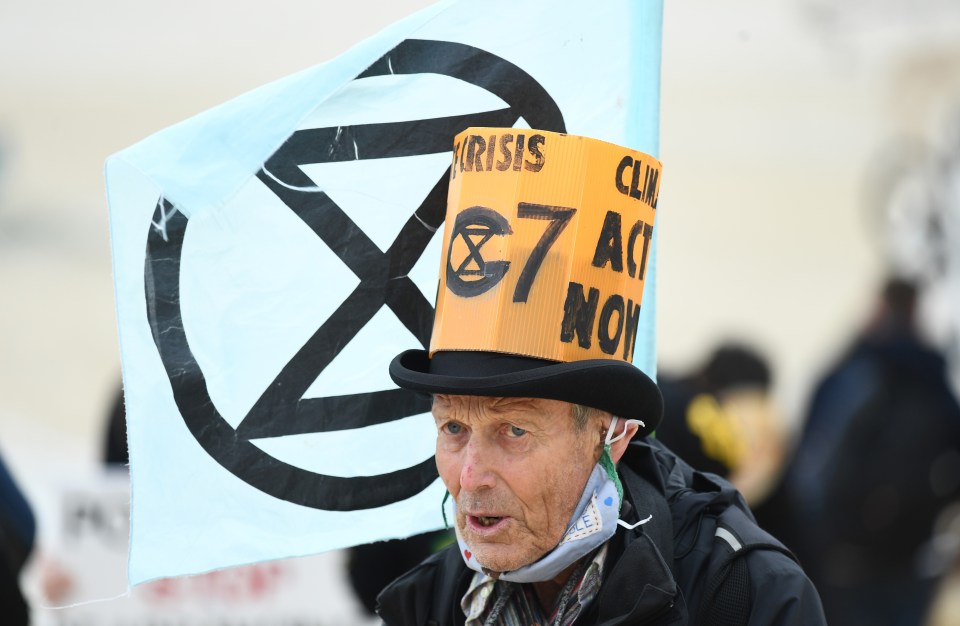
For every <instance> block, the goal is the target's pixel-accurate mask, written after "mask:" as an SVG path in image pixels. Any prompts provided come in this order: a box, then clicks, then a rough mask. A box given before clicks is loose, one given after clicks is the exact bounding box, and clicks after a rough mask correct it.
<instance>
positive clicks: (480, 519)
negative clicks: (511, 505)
mask: <svg viewBox="0 0 960 626" xmlns="http://www.w3.org/2000/svg"><path fill="white" fill-rule="evenodd" d="M473 519H475V520H477V523H478V524H480V525H481V526H493V525H494V524H496V523H497V522H499V521H500V520H502V519H503V518H502V517H485V516H482V515H481V516H476V517H474V518H473Z"/></svg>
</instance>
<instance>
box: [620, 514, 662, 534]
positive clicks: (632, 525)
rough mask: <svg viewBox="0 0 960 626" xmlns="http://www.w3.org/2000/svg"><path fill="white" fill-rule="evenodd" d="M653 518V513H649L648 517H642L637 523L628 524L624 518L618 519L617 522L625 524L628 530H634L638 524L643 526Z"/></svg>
mask: <svg viewBox="0 0 960 626" xmlns="http://www.w3.org/2000/svg"><path fill="white" fill-rule="evenodd" d="M652 519H653V515H648V516H647V519H642V520H640V521H639V522H637V523H635V524H628V523H627V522H625V521H623V520H622V519H618V520H617V524H619V525H621V526H623V527H624V528H626V529H627V530H633V529H634V528H636V527H637V526H642V525H644V524H646V523H647V522H649V521H650V520H652Z"/></svg>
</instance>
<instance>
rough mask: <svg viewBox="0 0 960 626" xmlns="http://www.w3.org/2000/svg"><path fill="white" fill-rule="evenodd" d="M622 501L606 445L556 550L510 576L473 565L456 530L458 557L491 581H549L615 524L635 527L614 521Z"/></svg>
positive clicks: (474, 561)
mask: <svg viewBox="0 0 960 626" xmlns="http://www.w3.org/2000/svg"><path fill="white" fill-rule="evenodd" d="M622 501H623V487H622V486H621V485H620V479H619V477H618V476H617V472H616V468H615V466H614V463H613V459H612V458H611V457H610V446H609V445H606V446H604V448H603V453H602V454H601V455H600V461H599V462H598V463H597V464H596V465H595V466H594V468H593V471H592V472H591V473H590V478H589V479H588V480H587V484H586V486H585V487H584V490H583V493H582V494H581V496H580V501H579V503H578V504H577V507H576V508H575V509H574V513H573V516H572V517H571V518H570V522H569V524H568V525H567V531H566V533H564V535H563V538H562V539H561V540H560V543H559V544H558V545H557V547H556V548H554V549H553V550H551V551H550V552H548V553H547V554H545V555H544V556H543V557H541V558H540V559H538V560H536V561H534V562H533V563H530V564H529V565H524V566H523V567H520V568H519V569H516V570H513V571H511V572H499V573H498V572H492V571H490V570H488V569H486V568H485V567H483V566H482V565H480V563H479V562H477V558H476V556H474V554H473V552H472V551H471V550H470V548H469V546H467V544H466V543H465V542H464V541H463V538H462V537H461V536H460V531H459V529H457V542H458V543H459V544H460V556H462V557H463V560H464V562H466V564H467V567H469V568H470V569H472V570H474V571H477V572H483V573H484V574H487V575H488V576H491V577H493V578H500V579H502V580H508V581H511V582H518V583H531V582H540V581H544V580H551V579H553V578H556V577H557V575H559V574H560V572H562V571H563V570H565V569H566V568H568V567H570V566H571V565H573V564H574V563H576V562H577V561H579V560H580V559H582V558H583V557H585V556H586V555H588V554H590V553H591V552H592V551H593V550H595V549H596V548H598V547H600V546H601V545H603V544H604V543H605V542H606V541H608V540H609V539H610V538H611V537H613V534H614V533H615V532H616V530H617V524H620V525H623V526H627V527H635V526H637V525H639V524H634V525H632V526H630V525H627V524H626V523H624V522H621V521H620V520H619V519H618V518H619V516H620V505H621V503H622ZM646 521H649V518H647V520H644V521H641V522H640V524H642V523H644V522H646Z"/></svg>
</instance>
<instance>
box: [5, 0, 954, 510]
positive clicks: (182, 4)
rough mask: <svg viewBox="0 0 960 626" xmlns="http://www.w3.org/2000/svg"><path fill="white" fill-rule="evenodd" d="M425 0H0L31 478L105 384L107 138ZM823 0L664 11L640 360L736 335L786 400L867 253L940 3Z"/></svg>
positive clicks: (18, 442)
mask: <svg viewBox="0 0 960 626" xmlns="http://www.w3.org/2000/svg"><path fill="white" fill-rule="evenodd" d="M425 4H427V3H426V2H425V1H422V0H392V1H390V2H387V1H385V0H379V1H378V0H354V1H352V2H350V3H322V2H316V1H313V2H307V1H305V0H289V1H284V2H275V3H270V4H267V5H264V4H263V3H255V2H251V1H249V0H236V1H233V2H198V1H192V2H188V1H186V0H164V1H163V2H159V1H157V0H148V1H144V2H118V1H112V0H89V1H87V2H67V1H65V0H35V1H33V2H30V3H12V2H8V3H3V4H0V150H2V152H0V159H2V160H0V447H2V449H3V453H4V455H5V456H6V457H7V460H8V462H9V463H10V464H11V465H12V466H13V469H14V471H15V472H16V474H17V475H18V477H19V478H20V479H21V481H22V482H23V483H24V485H25V487H26V488H27V490H28V495H29V496H31V498H32V499H34V500H38V499H39V500H43V498H44V497H46V496H45V494H44V493H43V490H44V489H45V483H44V481H43V479H42V476H41V474H39V473H38V472H39V471H40V468H42V467H44V466H46V465H50V464H59V465H69V464H76V465H77V466H91V467H92V466H93V465H94V464H95V462H96V461H97V459H98V458H99V455H100V445H101V438H102V437H101V431H102V427H103V420H104V415H105V412H106V410H107V406H108V403H109V401H110V399H111V397H112V394H113V393H114V391H115V387H116V385H117V384H118V378H119V363H118V361H119V356H118V354H119V353H118V348H117V333H116V326H115V325H116V321H115V314H114V305H113V293H112V282H111V274H110V271H111V270H110V252H109V238H108V220H107V208H106V202H105V198H104V189H103V177H102V165H103V161H104V159H105V157H106V156H107V155H109V154H111V153H113V152H115V151H117V150H120V149H122V148H124V147H126V146H128V145H130V144H132V143H134V142H136V141H137V140H139V139H141V138H143V137H145V136H147V135H148V134H151V133H153V132H155V131H157V130H159V129H161V128H163V127H166V126H168V125H170V124H172V123H175V122H177V121H179V120H181V119H184V118H186V117H189V116H191V115H193V114H195V113H197V112H200V111H202V110H204V109H207V108H209V107H212V106H214V105H216V104H218V103H221V102H223V101H225V100H228V99H230V98H231V97H233V96H236V95H238V94H240V93H242V92H244V91H247V90H249V89H252V88H254V87H256V86H258V85H260V84H263V83H265V82H268V81H270V80H273V79H276V78H280V77H282V76H285V75H288V74H290V73H292V72H294V71H297V70H300V69H302V68H305V67H309V66H311V65H314V64H316V63H319V62H322V61H324V60H326V59H328V58H331V57H332V56H335V55H336V54H337V53H339V52H341V51H343V50H344V49H346V48H347V47H348V46H349V45H350V44H352V43H354V42H356V41H358V40H359V39H361V38H363V37H365V36H368V35H371V34H373V33H374V32H376V31H377V30H379V29H380V28H382V27H383V26H385V25H386V24H388V23H390V22H392V21H394V20H396V19H398V18H400V17H402V16H404V15H406V14H408V13H410V12H412V11H413V10H415V9H417V8H419V7H420V6H423V5H425ZM833 4H835V3H830V2H827V1H826V0H822V1H821V0H806V1H801V0H777V1H774V0H730V1H728V2H724V3H717V2H713V1H711V0H684V1H681V0H668V1H667V7H666V11H665V13H666V15H665V25H664V51H663V91H662V94H663V95H662V136H661V145H662V151H661V157H662V160H663V161H664V163H665V168H666V169H665V175H664V180H663V190H662V195H661V199H660V210H659V218H658V219H659V220H660V221H659V223H658V227H659V229H660V237H661V241H660V253H661V256H660V270H661V274H660V281H661V283H660V284H661V291H660V309H659V319H660V330H659V342H660V354H661V362H662V364H663V365H664V366H666V367H670V368H674V369H677V368H685V367H689V366H692V365H694V364H695V363H696V362H697V361H698V360H699V359H701V358H702V357H703V356H704V355H705V354H706V352H707V351H708V350H709V349H710V348H711V347H712V346H713V345H714V344H715V343H716V342H717V341H718V340H720V339H722V338H725V337H728V336H731V335H732V336H737V337H741V338H745V339H748V340H751V341H752V342H753V343H755V344H756V345H757V346H759V347H761V348H762V349H764V350H765V351H766V352H767V353H768V354H769V355H770V356H771V358H772V360H773V363H774V365H775V367H776V370H777V393H778V398H779V399H780V401H781V403H782V405H783V407H784V410H785V413H786V415H787V417H788V418H789V419H791V420H793V421H795V420H796V419H797V417H798V416H799V415H800V412H801V410H802V406H803V402H804V400H805V398H806V395H807V393H808V392H809V388H810V385H811V384H812V381H813V379H814V377H815V376H816V374H817V372H818V371H819V370H821V369H822V368H823V367H824V366H825V365H826V363H827V362H828V361H829V359H830V358H831V357H832V356H833V355H835V354H836V353H837V352H838V350H839V349H840V346H841V345H842V343H843V341H844V340H845V338H846V337H848V336H849V334H850V333H851V332H853V330H854V328H855V327H856V326H857V325H858V324H859V322H860V320H861V319H862V318H863V316H864V315H865V312H866V309H867V299H868V298H869V296H870V295H871V293H872V291H873V289H874V287H875V284H876V282H877V280H878V279H879V277H880V275H881V274H882V272H883V257H882V254H881V246H880V238H879V237H878V236H877V234H876V233H873V234H871V231H870V229H869V228H868V226H869V225H870V223H871V222H872V221H875V219H874V218H872V217H871V216H872V215H875V213H872V212H871V211H870V210H869V207H868V206H867V205H866V199H867V197H868V196H867V194H866V193H865V191H866V189H867V185H868V182H869V181H870V178H869V176H868V172H869V171H870V167H871V164H872V163H873V162H874V161H875V160H876V159H877V158H878V157H879V156H880V154H881V150H882V149H883V148H884V147H885V146H889V145H891V144H892V142H893V140H894V139H896V138H898V137H901V136H905V135H906V136H914V137H918V138H931V137H934V136H936V134H937V133H939V132H940V129H942V127H943V120H944V116H945V114H946V112H947V111H949V110H951V107H952V106H954V105H956V103H957V102H960V8H958V6H957V5H956V4H955V3H948V2H945V1H941V0H925V1H919V2H910V3H907V2H898V1H894V0H886V1H878V2H866V1H865V0H859V1H852V0H851V1H849V2H845V3H843V8H841V9H837V8H833ZM907 5H909V7H908V6H907Z"/></svg>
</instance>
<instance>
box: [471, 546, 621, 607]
mask: <svg viewBox="0 0 960 626" xmlns="http://www.w3.org/2000/svg"><path fill="white" fill-rule="evenodd" d="M606 557H607V544H603V546H601V547H600V548H599V549H598V550H597V551H596V552H595V553H594V555H593V558H589V557H588V558H585V559H583V561H582V562H581V564H580V566H579V567H577V569H576V570H574V572H573V574H572V575H571V576H570V578H569V579H568V580H567V582H566V584H564V586H563V589H561V590H560V594H559V595H558V596H557V603H556V606H555V607H554V609H553V612H552V613H551V614H550V615H549V616H546V615H544V613H543V611H542V609H541V608H540V602H539V600H538V599H537V594H536V592H535V591H534V589H533V585H531V584H528V583H514V582H509V581H506V580H494V579H493V578H490V577H489V576H487V575H485V574H481V573H480V572H477V573H475V574H474V575H473V579H472V580H471V581H470V587H469V588H468V589H467V592H466V593H465V594H464V595H463V599H462V600H461V601H460V607H461V608H462V609H463V613H464V615H466V616H467V621H466V626H571V624H573V623H574V622H575V621H576V619H577V618H578V617H579V616H580V614H581V613H582V612H583V610H584V609H585V608H586V607H587V606H588V605H589V604H590V602H591V601H592V600H593V599H594V598H595V597H596V596H597V594H598V593H600V582H601V580H602V574H603V563H604V561H605V560H606Z"/></svg>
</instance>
